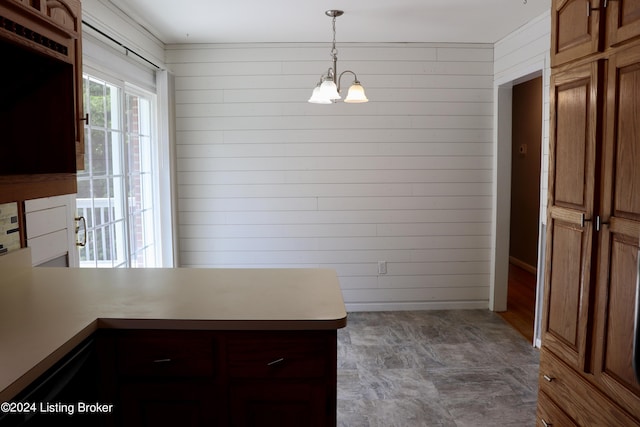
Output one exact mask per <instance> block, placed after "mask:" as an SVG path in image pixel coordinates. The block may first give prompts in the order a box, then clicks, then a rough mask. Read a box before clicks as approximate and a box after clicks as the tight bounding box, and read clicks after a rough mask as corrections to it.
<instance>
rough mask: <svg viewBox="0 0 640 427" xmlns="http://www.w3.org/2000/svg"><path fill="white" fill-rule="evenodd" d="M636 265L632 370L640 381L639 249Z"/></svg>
mask: <svg viewBox="0 0 640 427" xmlns="http://www.w3.org/2000/svg"><path fill="white" fill-rule="evenodd" d="M637 261H638V266H637V268H636V270H637V271H636V312H635V315H636V316H635V321H634V322H633V335H634V340H633V370H634V372H635V374H636V381H638V382H639V383H640V249H638V260H637Z"/></svg>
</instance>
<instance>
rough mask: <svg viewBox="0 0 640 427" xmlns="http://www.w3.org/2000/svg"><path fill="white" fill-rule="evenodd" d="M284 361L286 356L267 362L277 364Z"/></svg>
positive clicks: (270, 364) (268, 364) (269, 364)
mask: <svg viewBox="0 0 640 427" xmlns="http://www.w3.org/2000/svg"><path fill="white" fill-rule="evenodd" d="M282 362H284V357H281V358H280V359H276V360H272V361H271V362H269V363H267V366H273V365H277V364H278V363H282Z"/></svg>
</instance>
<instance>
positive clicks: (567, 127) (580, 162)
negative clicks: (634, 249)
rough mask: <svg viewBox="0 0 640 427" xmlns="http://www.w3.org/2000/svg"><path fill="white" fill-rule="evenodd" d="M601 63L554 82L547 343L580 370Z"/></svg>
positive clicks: (545, 319)
mask: <svg viewBox="0 0 640 427" xmlns="http://www.w3.org/2000/svg"><path fill="white" fill-rule="evenodd" d="M601 68H602V65H601V64H600V63H593V64H588V65H586V66H581V67H578V68H575V69H573V70H571V71H569V72H565V73H558V74H556V75H554V76H553V78H552V81H551V87H552V93H551V105H550V106H551V121H552V123H553V126H552V127H551V135H550V136H551V151H550V158H549V176H550V181H549V219H548V221H547V223H548V224H549V230H548V233H549V239H548V240H547V243H548V246H547V254H548V256H547V261H546V265H545V270H546V271H545V276H546V280H545V282H546V286H545V300H546V301H547V304H546V307H545V310H544V312H543V333H544V336H543V344H544V345H545V346H548V347H549V348H550V349H551V350H552V351H553V352H554V353H556V354H558V355H559V356H561V357H562V358H563V359H565V360H566V361H567V362H568V363H570V364H571V366H572V367H573V368H575V369H577V370H579V371H582V370H584V369H585V367H586V364H587V363H588V360H587V359H588V352H587V340H588V327H589V323H590V321H591V319H590V317H589V309H590V302H591V299H592V298H591V295H592V292H593V291H592V287H591V278H592V258H593V257H592V248H593V242H592V240H593V228H592V226H591V224H590V222H589V220H591V219H592V218H593V212H594V189H595V182H596V179H597V176H596V175H597V172H598V170H597V168H596V151H597V135H598V132H599V129H600V127H599V119H598V104H597V95H598V92H599V91H600V90H599V85H600V83H599V82H600V80H601V79H600V74H601Z"/></svg>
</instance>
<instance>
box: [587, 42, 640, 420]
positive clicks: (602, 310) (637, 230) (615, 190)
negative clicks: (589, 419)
mask: <svg viewBox="0 0 640 427" xmlns="http://www.w3.org/2000/svg"><path fill="white" fill-rule="evenodd" d="M607 94H608V95H607V99H608V104H607V129H606V142H605V150H604V156H603V158H604V169H603V172H604V173H603V178H604V179H603V196H602V210H601V211H602V218H603V222H606V223H608V224H604V225H603V226H602V231H601V232H600V253H599V273H598V306H597V312H598V315H597V319H598V321H597V324H596V333H597V335H596V338H595V348H596V359H595V362H596V363H595V366H594V375H595V376H596V379H597V381H598V382H599V385H600V386H601V387H602V388H604V389H606V391H607V393H608V394H609V395H610V396H611V397H612V398H613V399H614V400H615V401H617V402H618V403H619V404H620V405H621V406H622V407H624V408H625V409H627V410H628V411H629V412H631V413H632V414H633V415H634V416H635V417H636V418H637V419H638V420H640V384H638V382H637V381H636V379H635V375H634V372H633V367H632V354H633V338H634V316H635V302H636V281H637V279H638V277H637V275H638V271H637V270H638V250H639V247H640V244H639V238H640V167H639V165H640V114H639V112H640V49H638V48H637V47H636V48H633V49H628V50H626V51H622V52H621V53H618V54H616V55H614V56H612V57H611V58H610V60H609V73H608V89H607Z"/></svg>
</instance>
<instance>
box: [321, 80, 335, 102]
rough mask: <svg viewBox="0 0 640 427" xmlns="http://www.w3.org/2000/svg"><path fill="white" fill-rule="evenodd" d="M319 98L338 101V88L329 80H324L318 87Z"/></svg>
mask: <svg viewBox="0 0 640 427" xmlns="http://www.w3.org/2000/svg"><path fill="white" fill-rule="evenodd" d="M320 97H322V98H323V99H340V94H339V93H338V87H337V86H336V84H335V83H334V82H333V80H331V79H326V80H325V81H323V82H322V85H320Z"/></svg>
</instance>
